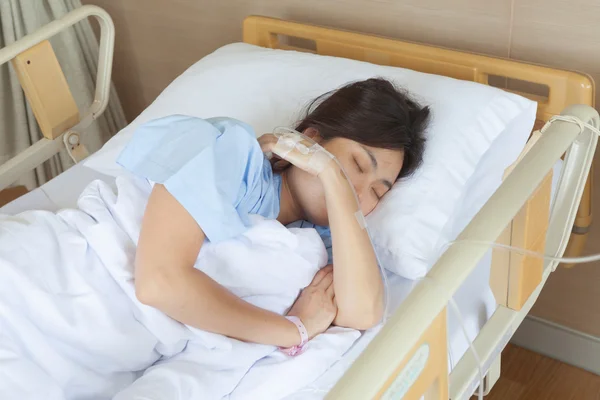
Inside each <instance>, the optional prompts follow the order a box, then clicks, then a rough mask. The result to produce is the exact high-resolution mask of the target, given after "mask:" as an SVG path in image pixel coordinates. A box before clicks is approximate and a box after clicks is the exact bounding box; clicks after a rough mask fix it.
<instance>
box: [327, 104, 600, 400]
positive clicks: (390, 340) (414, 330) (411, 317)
mask: <svg viewBox="0 0 600 400" xmlns="http://www.w3.org/2000/svg"><path fill="white" fill-rule="evenodd" d="M562 114H563V115H573V116H575V117H578V118H579V119H581V120H583V121H586V122H589V123H591V124H592V125H594V126H596V127H598V126H600V119H599V116H598V112H597V111H596V110H594V109H593V108H592V107H589V106H584V105H575V106H570V107H567V109H565V110H564V111H563V113H562ZM597 142H598V138H597V136H596V134H595V133H593V132H590V131H589V130H586V131H584V132H582V133H580V132H579V127H578V126H577V125H575V124H571V123H567V122H562V121H556V122H554V123H553V124H552V125H551V126H550V127H549V128H548V129H547V130H546V131H545V133H544V134H543V135H542V137H541V138H540V139H539V140H538V141H537V142H536V143H535V145H534V146H533V147H532V148H531V150H530V151H528V152H527V154H525V155H524V157H523V159H522V160H521V162H520V163H518V164H517V165H516V166H515V168H514V170H513V172H512V173H511V174H509V175H508V176H507V177H506V179H505V180H504V182H503V183H502V185H500V187H499V188H498V190H497V191H496V192H495V193H494V194H493V195H492V197H491V198H490V199H489V200H488V201H487V203H486V204H485V205H484V206H483V208H482V209H481V210H480V211H479V213H477V215H476V216H475V217H474V218H473V219H472V220H471V222H470V223H469V225H468V226H467V227H466V228H465V229H464V230H463V231H462V233H461V234H460V235H459V237H458V240H475V241H485V242H494V241H495V240H496V239H497V238H498V236H500V234H501V233H502V231H503V230H504V228H505V227H506V226H507V224H508V223H509V222H510V221H511V220H512V219H513V217H514V216H515V215H516V214H517V212H518V211H519V210H520V209H521V207H522V206H523V204H525V202H526V201H527V200H528V199H529V198H530V197H531V195H532V194H533V192H534V191H535V190H536V188H537V187H538V186H539V185H540V183H542V181H543V180H544V178H545V177H546V175H547V173H548V171H550V169H551V168H552V166H553V165H554V163H555V162H556V160H558V159H559V158H560V157H561V156H562V155H563V154H564V153H565V152H566V151H567V150H568V153H567V156H566V158H565V164H564V167H563V172H562V173H561V177H560V179H559V185H558V187H559V188H558V192H557V195H556V199H555V201H554V203H553V207H552V209H551V212H550V224H549V228H548V234H547V238H546V253H548V254H556V255H562V253H563V252H564V250H565V249H566V246H567V243H568V239H569V235H570V229H571V226H572V224H573V220H574V219H575V216H576V213H577V206H578V204H579V201H580V200H581V196H582V194H583V190H584V187H585V182H586V179H587V177H588V174H589V170H590V167H591V163H592V159H593V156H594V152H595V149H596V145H597ZM488 249H489V247H488V246H479V245H477V246H474V245H466V244H462V245H461V244H458V245H454V246H452V247H449V248H448V249H447V250H446V251H445V252H444V254H442V256H441V257H440V259H439V260H438V262H437V263H436V264H435V265H434V266H433V268H432V269H431V271H430V272H429V273H428V274H427V277H426V278H425V279H423V280H422V281H421V282H419V284H418V285H417V286H416V287H415V289H414V290H413V291H412V292H411V294H410V295H409V296H408V298H407V299H406V300H405V301H404V302H403V303H402V304H401V305H400V307H399V308H398V310H397V311H396V312H395V313H394V314H393V315H392V317H391V318H390V319H389V320H388V322H387V323H386V325H385V326H384V327H383V328H382V330H381V332H380V333H379V334H378V335H377V337H375V339H374V340H373V341H372V342H371V343H370V344H369V346H368V347H367V349H366V350H365V351H364V352H363V353H362V354H361V356H360V357H359V358H358V359H357V360H356V361H355V362H354V364H353V365H352V366H351V367H350V369H349V370H348V371H347V372H346V373H345V374H344V376H343V377H342V378H341V379H340V380H339V381H338V383H337V384H336V386H335V387H334V388H333V389H332V390H331V392H330V393H329V395H328V396H327V399H344V400H349V399H379V398H388V397H385V396H383V394H384V393H386V391H387V390H388V388H389V387H392V386H393V385H394V383H393V382H395V381H396V379H398V378H402V376H404V369H403V368H402V365H403V364H404V363H408V362H410V357H411V354H412V353H413V352H414V349H415V348H416V346H420V345H421V344H422V343H427V342H426V341H424V340H423V338H424V335H425V334H426V333H427V332H428V331H429V330H430V329H432V327H433V324H435V321H436V318H437V317H438V316H439V315H440V313H443V312H444V310H445V309H446V307H447V305H448V301H449V300H450V298H451V296H452V295H453V294H454V293H455V292H456V290H457V289H458V288H459V287H460V285H461V284H462V282H464V280H465V279H466V278H467V277H468V275H469V274H470V273H471V272H472V271H473V269H474V268H475V267H476V265H477V263H478V261H479V260H480V259H481V258H482V257H483V255H484V254H485V253H486V252H487V251H488ZM556 264H557V263H551V262H548V263H546V264H545V277H547V274H548V273H549V271H551V270H552V269H554V268H555V267H556ZM544 281H545V279H543V281H542V284H541V285H543V282H544ZM541 285H540V286H541ZM538 289H541V288H540V287H538ZM537 295H539V290H535V291H534V293H533V294H532V295H531V296H530V298H529V299H528V302H527V304H526V305H525V307H523V309H522V310H521V312H525V311H526V310H527V309H529V308H531V306H532V305H533V302H534V301H535V298H537ZM503 309H504V310H505V311H506V312H507V313H509V314H511V315H517V314H519V313H521V312H519V313H517V312H516V311H514V310H509V309H507V308H503ZM495 315H496V314H495ZM519 316H520V317H522V315H520V314H519ZM517 320H518V318H507V319H506V323H507V324H509V326H508V328H511V329H512V328H514V327H515V325H513V324H514V323H515V322H516V321H517ZM516 323H517V326H518V322H516ZM508 332H510V333H509V335H511V334H512V331H508ZM444 356H446V355H445V354H444ZM432 362H437V361H436V360H435V357H430V358H428V359H427V360H426V362H425V367H426V366H427V365H428V363H432ZM461 362H462V360H461ZM459 365H460V363H459ZM471 366H472V365H471ZM457 367H458V366H457ZM463 367H464V366H463ZM415 371H416V372H415V373H416V374H417V377H416V378H415V379H414V380H413V382H414V385H419V384H420V383H419V380H420V379H421V378H422V376H421V375H420V372H419V371H418V370H415ZM442 372H443V371H442ZM470 372H472V370H471V371H470ZM440 373H441V372H440ZM434 375H435V374H434ZM438 375H439V374H438ZM467 375H468V374H467ZM390 382H392V383H390ZM399 387H401V386H399ZM427 390H430V389H429V388H428V389H427ZM445 390H448V388H446V389H445ZM387 393H388V394H389V395H390V396H393V395H395V393H389V392H387ZM439 393H440V392H439V391H438V392H437V393H435V394H433V397H431V395H432V393H431V392H427V391H425V392H421V393H419V394H415V396H414V397H413V395H412V394H411V396H410V397H407V396H405V397H401V398H405V399H418V398H419V397H420V396H421V395H426V398H427V397H428V396H429V398H438V397H436V396H438V395H439ZM442 393H443V392H442ZM469 394H470V393H469ZM390 398H395V397H390Z"/></svg>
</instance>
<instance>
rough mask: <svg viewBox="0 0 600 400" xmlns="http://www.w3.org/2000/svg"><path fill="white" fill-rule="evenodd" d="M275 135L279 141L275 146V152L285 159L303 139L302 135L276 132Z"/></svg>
mask: <svg viewBox="0 0 600 400" xmlns="http://www.w3.org/2000/svg"><path fill="white" fill-rule="evenodd" d="M275 136H277V143H275V147H273V153H276V154H277V155H279V157H281V158H283V159H284V160H285V158H286V157H287V155H288V154H290V152H291V151H292V150H294V148H296V145H297V143H298V142H299V141H301V140H302V137H300V136H297V135H292V134H288V133H283V134H275ZM304 147H306V146H304Z"/></svg>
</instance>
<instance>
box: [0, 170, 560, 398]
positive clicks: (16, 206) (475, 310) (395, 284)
mask: <svg viewBox="0 0 600 400" xmlns="http://www.w3.org/2000/svg"><path fill="white" fill-rule="evenodd" d="M560 167H561V163H558V164H557V165H556V166H555V169H554V171H555V177H554V181H555V182H554V183H556V181H557V180H558V176H559V171H560ZM94 179H102V180H104V181H105V182H107V183H110V184H114V178H112V177H109V176H106V175H103V174H100V173H98V172H96V171H94V170H91V169H89V168H87V167H85V166H83V165H82V164H78V165H76V166H74V167H72V168H71V169H69V170H68V171H66V172H64V173H63V174H61V175H60V176H58V177H57V178H55V179H53V180H51V181H50V182H48V183H46V184H44V185H43V186H41V187H40V188H37V189H35V190H33V191H31V192H29V193H28V194H26V195H25V196H22V197H20V198H19V199H17V200H15V201H13V202H11V203H9V204H7V205H6V206H4V207H2V208H0V212H2V213H8V214H16V213H19V212H21V211H25V210H31V209H43V210H48V211H56V210H58V209H61V208H72V207H74V206H75V205H76V201H77V198H78V196H79V194H80V193H81V191H82V190H83V188H84V187H85V186H86V185H87V184H88V183H89V182H91V181H92V180H94ZM490 265H491V252H488V254H486V256H485V257H484V258H483V259H482V260H481V261H480V263H479V264H478V266H477V268H476V269H475V270H474V271H473V273H472V274H471V275H470V276H469V277H468V278H467V279H466V280H465V282H464V283H463V285H462V286H461V288H460V289H459V290H458V291H457V293H456V294H455V297H454V298H455V301H456V303H457V305H458V308H459V309H460V311H461V314H462V318H463V320H464V322H465V324H466V328H467V332H468V333H469V335H470V336H471V339H472V338H474V337H475V336H476V335H477V334H478V332H479V330H480V329H481V327H483V325H484V324H485V322H486V321H487V320H488V319H489V318H490V316H491V315H492V313H493V312H494V310H495V309H496V302H495V299H494V296H493V294H492V291H491V289H490V287H489V274H490ZM388 280H389V288H390V293H391V302H390V309H391V310H394V309H395V308H397V307H398V306H399V305H400V303H401V302H402V301H403V300H404V299H405V298H406V297H407V296H408V295H409V293H410V292H411V290H412V289H413V288H414V286H415V285H416V283H417V282H416V281H411V280H408V279H404V278H402V277H400V276H398V275H394V274H391V273H390V274H389V279H388ZM376 333H377V332H376V331H375V330H371V331H368V332H366V333H365V334H364V335H363V336H362V337H361V338H360V339H359V340H358V341H357V342H356V343H355V344H354V345H353V347H352V348H351V349H350V350H349V351H348V352H347V353H346V354H345V355H344V357H343V358H342V359H340V360H339V361H338V362H337V363H336V364H335V365H334V366H333V367H332V368H330V369H329V370H328V371H327V372H326V373H325V374H324V375H322V376H321V377H320V378H319V379H318V380H317V381H315V382H314V383H313V384H312V385H310V386H309V387H307V388H305V389H304V390H302V391H300V392H298V393H296V394H295V395H293V396H292V397H291V399H300V398H302V399H306V398H322V397H323V396H324V393H326V392H327V391H328V390H329V389H331V387H333V385H334V384H335V382H336V381H337V380H338V379H339V378H340V377H341V376H342V375H343V373H344V371H345V370H346V369H347V368H348V367H349V366H350V365H351V364H352V363H353V362H354V360H355V359H356V358H357V357H358V356H359V354H360V353H361V352H362V351H363V350H364V349H365V348H366V346H367V345H368V343H369V342H370V341H371V340H372V339H373V338H374V337H375V335H376ZM448 337H449V340H448V342H449V343H448V349H449V350H448V352H449V354H448V361H449V366H450V368H452V367H454V366H455V365H456V364H457V363H458V361H459V360H460V358H461V357H462V355H463V354H464V353H465V351H466V350H467V348H468V342H467V340H466V338H465V337H464V334H463V333H462V330H461V328H460V325H459V324H458V319H457V318H456V316H455V315H453V314H452V313H451V312H450V313H449V315H448Z"/></svg>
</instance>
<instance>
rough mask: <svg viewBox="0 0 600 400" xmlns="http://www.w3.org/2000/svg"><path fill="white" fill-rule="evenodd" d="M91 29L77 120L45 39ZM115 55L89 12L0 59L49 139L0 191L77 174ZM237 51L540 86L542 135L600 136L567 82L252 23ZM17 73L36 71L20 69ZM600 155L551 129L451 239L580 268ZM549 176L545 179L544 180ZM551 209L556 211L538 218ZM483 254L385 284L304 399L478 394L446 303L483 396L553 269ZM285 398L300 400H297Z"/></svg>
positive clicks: (556, 73) (563, 77)
mask: <svg viewBox="0 0 600 400" xmlns="http://www.w3.org/2000/svg"><path fill="white" fill-rule="evenodd" d="M90 16H93V17H96V18H97V19H98V21H99V22H100V28H101V36H100V37H101V39H100V57H99V68H98V77H97V82H96V83H97V86H96V96H95V99H94V101H93V103H92V104H91V106H90V108H89V109H88V110H87V111H84V112H83V113H81V117H80V111H79V110H78V109H77V107H76V106H75V104H74V102H73V101H72V96H71V95H70V92H69V89H68V86H67V85H66V81H65V79H64V76H63V74H62V71H61V70H60V66H59V65H58V63H57V62H56V59H55V57H54V53H53V51H52V48H51V46H50V44H49V42H47V40H46V39H47V38H49V37H51V36H53V35H54V34H56V33H58V32H60V31H61V30H63V29H65V28H67V27H69V26H71V25H73V24H75V23H77V22H78V21H80V20H82V19H84V18H87V17H90ZM113 42H114V27H113V25H112V21H111V20H110V17H109V16H108V14H106V12H104V11H103V10H102V9H100V8H98V7H95V6H85V7H82V8H80V9H78V10H75V11H73V12H71V13H70V14H68V15H67V16H65V17H63V18H62V19H60V20H57V21H54V22H52V23H51V24H49V25H47V26H45V27H43V28H42V29H40V30H39V31H38V32H36V33H34V34H32V35H29V36H27V37H25V38H23V39H21V40H20V41H18V42H17V43H15V44H13V45H11V46H8V47H6V48H3V49H0V64H1V63H5V62H7V61H9V60H13V61H12V62H13V66H14V68H15V69H16V70H17V72H18V75H19V78H20V81H21V83H22V86H23V88H24V90H25V93H26V95H27V98H28V100H29V102H30V105H31V107H32V109H33V110H34V113H35V115H36V118H37V120H38V123H39V125H40V128H41V130H42V132H43V134H44V138H43V139H42V140H40V141H39V142H37V143H35V144H34V145H33V146H31V147H30V148H29V149H27V150H26V151H25V152H23V153H21V154H19V155H17V156H16V157H15V158H14V159H12V160H10V161H9V162H7V163H5V164H4V165H2V166H0V189H2V188H4V187H7V186H8V185H9V184H11V183H12V182H14V181H15V180H16V179H17V178H18V176H19V175H20V174H22V173H24V172H27V171H28V170H31V169H32V168H34V167H35V166H37V165H39V164H40V163H42V162H43V161H45V160H46V159H48V158H49V157H51V156H52V155H53V154H55V153H56V152H57V151H58V150H59V149H60V148H62V147H63V146H67V148H68V149H69V152H70V154H71V155H72V156H73V158H74V159H75V160H81V159H82V158H83V157H85V155H86V150H85V148H84V147H83V145H81V144H80V141H79V137H80V135H84V134H85V128H86V127H87V126H88V125H89V124H90V123H91V122H92V121H93V120H94V119H95V118H96V117H97V116H98V115H100V114H101V113H102V111H103V110H104V108H105V107H106V104H107V102H108V88H109V84H110V72H111V67H112V50H113ZM244 42H246V43H249V44H254V45H258V46H262V47H267V48H277V49H283V50H296V51H309V52H314V53H317V54H322V55H330V56H336V57H345V58H351V59H357V60H363V61H368V62H372V63H376V64H383V65H392V66H401V67H405V68H410V69H413V70H418V71H423V72H427V73H432V74H438V75H446V76H450V77H454V78H457V79H463V80H471V81H475V82H478V83H482V84H489V83H491V82H492V81H494V82H496V83H497V82H500V83H503V84H504V86H505V89H506V90H515V88H516V89H517V90H518V89H519V88H522V87H525V88H527V87H528V86H527V82H533V83H536V84H538V85H544V86H547V88H548V92H547V95H546V97H544V96H543V95H540V94H539V93H538V94H531V93H524V92H521V93H520V94H521V95H523V96H526V97H529V98H532V99H534V100H535V101H537V102H538V111H537V118H538V120H539V121H540V122H542V123H543V122H545V121H548V119H549V118H550V117H551V116H552V115H555V114H560V113H561V112H562V113H564V114H568V115H574V116H576V117H578V118H579V119H581V120H583V121H585V122H589V123H591V124H593V125H594V126H596V127H598V125H599V120H598V115H597V113H596V112H595V110H594V109H593V108H591V107H590V106H593V89H594V87H593V83H592V81H591V80H590V79H589V78H588V77H586V76H584V75H582V74H578V73H574V72H569V71H562V70H556V69H551V68H547V67H542V66H536V65H531V64H525V63H521V62H517V61H512V60H505V59H498V58H492V57H487V56H480V55H475V54H467V53H462V52H458V51H453V50H448V49H441V48H435V47H431V46H425V45H420V44H414V43H407V42H403V41H399V40H393V39H387V38H381V37H375V36H371V35H365V34H359V33H354V32H347V31H340V30H334V29H329V28H323V27H317V26H312V25H306V24H301V23H296V22H289V21H282V20H277V19H272V18H266V17H257V16H252V17H248V18H246V20H245V21H244ZM307 43H308V46H307V45H306V44H307ZM25 60H27V61H29V60H34V61H35V63H36V64H37V63H39V64H40V65H42V66H43V67H42V68H41V69H28V68H27V65H29V64H28V63H27V62H26V61H25ZM42 70H43V71H42ZM50 76H51V77H52V79H48V78H49V77H50ZM529 87H531V85H530V86H529ZM536 88H538V86H536ZM574 104H578V105H576V106H574ZM596 143H597V137H596V135H595V134H593V133H592V132H590V131H589V130H586V131H583V132H580V129H579V127H578V126H577V125H575V124H570V123H567V122H554V123H553V124H551V125H550V126H549V128H548V129H547V130H546V131H545V133H544V134H543V135H541V137H539V136H535V137H534V139H532V140H530V142H529V143H528V146H527V147H526V149H524V151H523V153H522V156H521V157H520V159H519V161H518V162H517V163H516V164H515V165H514V166H513V168H512V172H511V173H507V175H506V177H505V179H504V182H503V184H502V185H501V186H500V188H499V189H498V190H497V191H496V192H495V193H494V195H493V196H492V197H491V198H490V199H489V200H488V202H487V203H486V204H485V205H484V207H483V208H482V209H481V210H480V212H479V213H478V214H477V215H476V216H475V217H474V218H473V219H472V220H471V222H470V223H469V224H468V226H467V227H466V228H465V229H464V230H463V232H462V233H461V234H460V236H459V239H464V240H469V239H476V240H479V241H488V242H493V241H496V240H498V241H499V242H501V243H505V244H513V245H514V244H516V243H523V244H524V246H525V247H528V248H534V249H538V248H539V249H540V250H544V248H545V253H547V254H552V255H562V254H563V253H565V251H566V252H567V253H568V254H569V255H577V254H579V252H580V251H581V249H582V248H583V243H584V242H585V237H586V233H587V230H588V228H589V225H590V223H591V207H590V202H591V198H590V196H591V180H590V179H588V175H589V173H590V167H591V162H592V157H593V154H594V151H595V147H596ZM561 158H563V159H564V161H563V160H561ZM551 169H554V174H551V175H549V174H548V171H550V170H551ZM550 177H552V178H550ZM94 179H102V180H104V181H106V182H108V183H113V182H114V178H112V177H109V176H105V175H102V174H100V173H98V172H95V171H93V170H91V169H89V168H86V167H85V166H84V165H82V164H77V165H75V166H74V167H72V168H71V169H69V170H68V171H66V172H64V173H63V174H61V175H60V176H58V177H56V178H54V179H53V180H51V181H50V182H48V183H46V184H45V185H43V186H41V187H40V188H37V189H35V190H33V191H31V192H29V193H27V194H26V195H24V196H22V197H20V198H18V199H17V200H16V201H13V202H12V203H9V204H8V205H6V206H5V207H3V208H2V209H0V212H2V213H8V214H15V213H18V212H20V211H24V210H29V209H44V210H49V211H55V210H58V209H60V208H65V207H73V206H75V202H76V199H77V196H78V195H79V193H80V192H81V190H82V189H83V188H84V187H85V186H86V185H87V184H88V183H89V182H91V181H92V180H94ZM550 196H551V197H552V198H553V201H552V207H551V208H547V207H546V208H544V207H543V204H546V203H547V202H548V198H549V197H550ZM540 205H542V206H540ZM539 210H542V212H540V211H539ZM543 210H545V211H543ZM540 243H541V244H540ZM567 245H569V247H568V248H567ZM536 246H537V247H536ZM488 250H489V246H463V245H454V246H451V247H449V248H448V249H447V250H446V251H445V253H444V254H443V255H442V256H441V257H440V259H439V260H438V262H437V263H436V264H435V265H434V266H433V268H432V269H431V270H430V272H429V273H428V275H427V277H425V278H424V279H422V280H420V281H418V282H414V281H409V280H407V279H403V278H401V277H399V276H390V288H391V290H390V291H391V293H392V302H391V303H392V304H391V306H392V308H393V309H395V312H394V314H393V316H392V317H391V318H390V319H389V321H388V322H387V323H386V324H385V326H384V327H383V328H382V329H381V330H379V331H371V332H367V333H366V334H365V335H363V337H362V338H361V339H360V340H359V341H358V342H357V343H356V344H355V345H354V346H353V348H352V349H351V350H350V351H349V352H348V353H347V354H346V355H345V356H344V357H343V358H342V360H340V361H339V362H338V363H337V364H335V365H334V366H333V368H331V369H330V370H329V371H328V372H327V373H326V374H325V375H324V376H322V377H321V378H319V379H318V380H317V381H316V382H315V383H314V384H313V385H311V386H310V387H308V388H306V392H307V394H308V393H312V394H314V393H320V392H321V393H323V395H325V393H327V392H328V393H327V394H326V396H327V398H328V399H344V400H346V399H368V398H383V399H391V398H405V399H417V398H420V397H421V396H425V398H426V399H447V398H451V399H466V398H469V396H470V395H471V394H472V393H473V392H474V391H475V389H476V388H477V386H478V385H479V382H480V380H479V374H478V371H479V369H478V361H477V360H476V358H475V355H474V354H473V353H472V352H469V351H467V348H468V343H467V342H466V340H465V338H464V337H463V335H462V330H461V327H460V325H461V324H459V323H458V322H457V320H456V319H455V318H453V317H452V313H451V312H450V313H447V308H448V307H449V305H448V304H449V300H450V298H451V296H453V295H455V299H456V302H457V303H458V307H459V309H460V314H461V315H462V318H463V319H464V321H463V325H470V326H476V327H477V329H476V330H477V332H476V333H477V336H476V338H475V339H474V341H473V346H474V348H475V349H476V351H477V355H478V358H479V362H480V363H481V366H482V370H483V372H484V374H485V381H484V389H485V390H486V391H489V390H490V389H491V387H492V386H493V384H494V383H495V382H496V380H497V379H498V377H499V374H500V353H501V351H502V349H503V348H504V346H505V345H506V344H507V343H508V341H509V340H510V338H511V336H512V335H513V334H514V332H515V330H516V329H517V328H518V326H519V324H520V323H521V322H522V320H523V319H524V317H525V316H526V315H527V313H528V312H529V310H530V309H531V307H532V305H533V304H534V302H535V301H536V299H537V297H538V295H539V293H540V291H541V290H542V288H543V286H544V283H545V282H546V279H547V278H548V276H549V274H550V273H551V272H552V271H554V269H555V268H556V267H557V263H556V262H543V263H542V262H541V261H539V260H536V259H534V258H531V257H522V256H515V257H509V256H507V253H505V252H502V251H497V250H494V252H493V253H490V252H488ZM447 315H450V317H447ZM447 318H448V321H447ZM294 398H302V393H298V396H297V397H294Z"/></svg>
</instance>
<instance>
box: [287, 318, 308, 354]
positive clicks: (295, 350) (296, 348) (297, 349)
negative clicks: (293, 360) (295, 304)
mask: <svg viewBox="0 0 600 400" xmlns="http://www.w3.org/2000/svg"><path fill="white" fill-rule="evenodd" d="M285 318H286V319H287V320H288V321H290V322H291V323H292V324H293V325H294V328H295V330H296V334H297V337H298V340H299V342H298V343H297V344H295V345H293V346H291V347H286V348H282V349H281V351H283V352H284V353H286V354H287V355H289V356H296V355H299V354H301V353H302V352H303V351H304V345H305V344H306V343H307V342H308V331H307V330H306V327H305V326H304V324H303V323H302V321H301V320H300V318H298V317H295V316H287V317H285Z"/></svg>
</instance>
